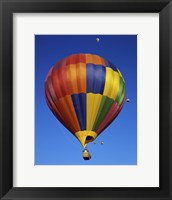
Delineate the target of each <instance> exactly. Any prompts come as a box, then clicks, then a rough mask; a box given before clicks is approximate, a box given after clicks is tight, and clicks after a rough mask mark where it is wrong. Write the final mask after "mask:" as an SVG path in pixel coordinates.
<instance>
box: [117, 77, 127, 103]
mask: <svg viewBox="0 0 172 200" xmlns="http://www.w3.org/2000/svg"><path fill="white" fill-rule="evenodd" d="M124 95H125V83H124V81H123V80H122V78H121V77H120V86H119V91H118V95H117V97H116V99H115V101H116V102H117V104H118V106H120V104H121V102H122V100H123V97H124Z"/></svg>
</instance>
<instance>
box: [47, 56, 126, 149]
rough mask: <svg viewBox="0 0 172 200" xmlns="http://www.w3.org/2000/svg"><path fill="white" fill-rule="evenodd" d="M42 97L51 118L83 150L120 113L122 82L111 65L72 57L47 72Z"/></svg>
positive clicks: (93, 58)
mask: <svg viewBox="0 0 172 200" xmlns="http://www.w3.org/2000/svg"><path fill="white" fill-rule="evenodd" d="M45 97H46V101H47V104H48V106H49V108H50V109H51V111H52V113H53V114H54V115H55V117H56V118H57V119H58V120H59V121H60V122H61V123H62V124H63V125H64V126H65V127H66V128H67V129H68V130H69V131H70V132H71V133H72V134H73V135H74V136H75V137H76V138H77V139H78V140H79V141H80V143H81V144H82V146H83V147H84V148H85V147H86V145H87V144H88V143H89V142H92V141H94V140H95V138H96V137H97V136H98V135H100V133H101V132H102V131H103V130H104V129H105V128H106V127H107V126H108V125H109V124H110V123H111V122H112V121H113V120H114V119H115V118H116V116H117V115H118V114H119V112H120V111H121V109H122V107H123V104H124V101H125V82H124V79H123V77H122V75H121V73H120V71H119V70H118V69H117V68H116V67H115V65H114V64H112V63H111V62H109V61H107V60H105V59H103V58H102V57H100V56H98V55H92V54H74V55H71V56H68V57H66V58H64V59H62V60H61V61H59V62H57V63H56V64H55V65H54V66H53V67H52V68H51V69H50V71H49V73H48V75H47V77H46V79H45Z"/></svg>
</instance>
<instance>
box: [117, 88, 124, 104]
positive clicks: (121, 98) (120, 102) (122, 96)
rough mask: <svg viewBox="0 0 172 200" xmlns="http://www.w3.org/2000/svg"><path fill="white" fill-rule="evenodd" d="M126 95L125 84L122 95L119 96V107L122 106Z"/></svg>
mask: <svg viewBox="0 0 172 200" xmlns="http://www.w3.org/2000/svg"><path fill="white" fill-rule="evenodd" d="M124 97H125V84H124V86H123V90H122V94H121V96H120V98H119V104H118V105H119V107H120V106H121V104H122V101H123V99H124Z"/></svg>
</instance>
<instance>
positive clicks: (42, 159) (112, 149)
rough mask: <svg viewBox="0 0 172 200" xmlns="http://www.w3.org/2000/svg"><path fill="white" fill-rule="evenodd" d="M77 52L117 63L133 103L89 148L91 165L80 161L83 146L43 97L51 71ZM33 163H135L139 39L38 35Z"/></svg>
mask: <svg viewBox="0 0 172 200" xmlns="http://www.w3.org/2000/svg"><path fill="white" fill-rule="evenodd" d="M97 37H98V38H100V42H96V38H97ZM75 53H91V54H97V55H99V56H101V57H103V58H105V59H107V60H109V61H111V62H112V63H113V64H115V65H116V66H117V68H118V69H119V70H120V71H121V73H122V75H123V77H124V79H125V83H126V97H127V98H130V103H125V104H124V107H123V109H122V111H121V112H120V114H119V115H118V117H117V118H116V119H115V121H114V122H113V123H112V124H111V125H110V126H109V127H108V128H107V129H106V130H105V131H103V132H102V133H101V135H99V137H97V138H96V140H95V141H96V144H93V143H89V144H88V145H87V148H88V149H89V151H90V153H91V159H90V160H88V161H85V160H83V158H82V150H83V148H82V146H81V144H80V143H79V141H78V140H77V139H76V138H75V137H74V136H73V135H72V134H71V133H70V132H69V131H68V130H67V129H66V128H65V127H64V126H63V125H62V124H61V123H60V122H59V121H58V120H57V119H56V118H55V117H54V115H53V114H52V113H51V111H50V109H49V108H48V106H47V104H46V101H45V97H44V80H45V77H46V75H47V73H48V71H49V70H50V68H51V67H52V66H53V65H54V64H55V63H56V62H58V61H59V60H61V59H62V58H64V57H66V56H68V55H71V54H75ZM102 141H103V142H104V144H103V145H102V144H101V142H102ZM35 164H36V165H136V164H137V35H35Z"/></svg>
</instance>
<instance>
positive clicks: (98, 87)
mask: <svg viewBox="0 0 172 200" xmlns="http://www.w3.org/2000/svg"><path fill="white" fill-rule="evenodd" d="M86 67H87V72H86V73H87V93H89V92H92V93H94V94H103V90H104V85H105V78H106V69H105V67H104V66H102V65H95V64H90V63H89V64H86Z"/></svg>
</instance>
